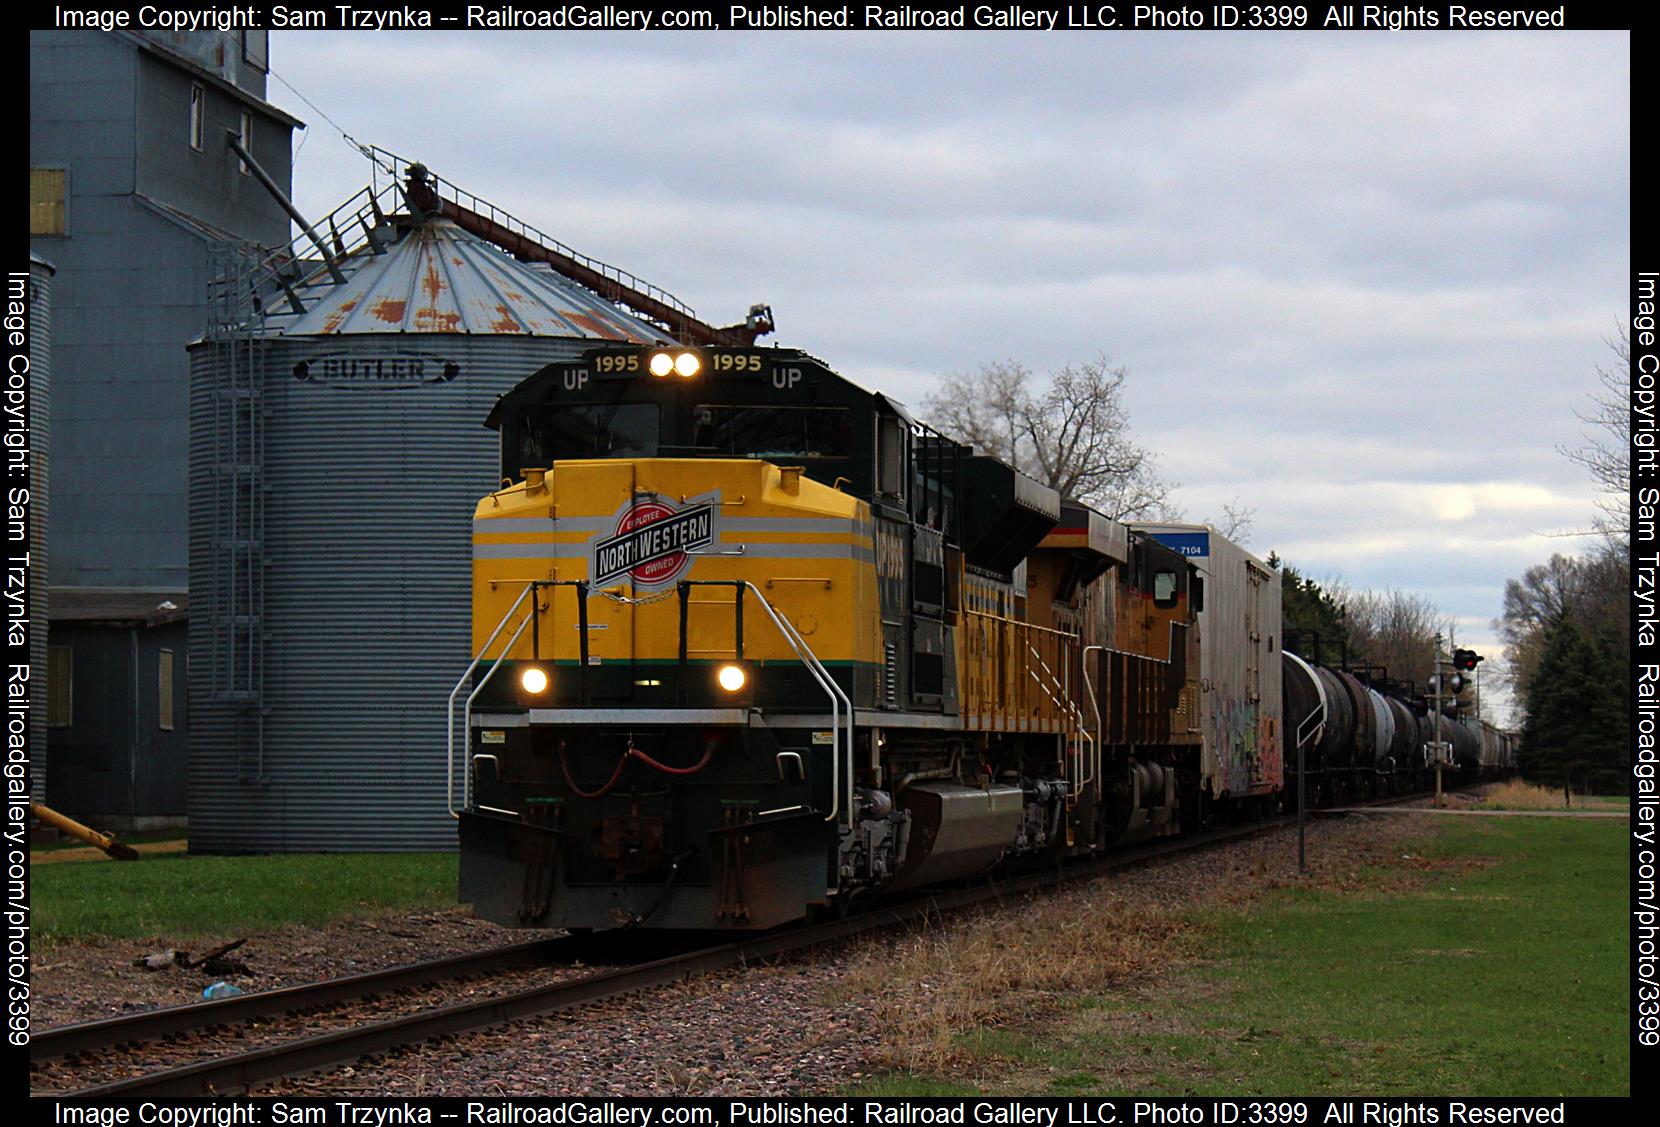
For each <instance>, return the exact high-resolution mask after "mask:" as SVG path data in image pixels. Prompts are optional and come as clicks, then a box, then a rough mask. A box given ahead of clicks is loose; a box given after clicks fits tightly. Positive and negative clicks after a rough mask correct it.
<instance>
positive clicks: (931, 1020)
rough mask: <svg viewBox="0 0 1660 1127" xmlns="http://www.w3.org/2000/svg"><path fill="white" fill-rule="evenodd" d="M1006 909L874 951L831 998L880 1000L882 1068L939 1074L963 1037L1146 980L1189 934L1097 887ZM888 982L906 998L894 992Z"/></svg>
mask: <svg viewBox="0 0 1660 1127" xmlns="http://www.w3.org/2000/svg"><path fill="white" fill-rule="evenodd" d="M1050 897H1051V898H1050V899H1040V898H1033V899H1030V900H1028V901H1026V902H1025V903H1024V904H1023V909H1024V910H1023V915H1022V918H1021V920H1020V922H1019V925H1018V926H1011V922H1010V911H1009V909H1008V908H1007V907H1005V908H1003V909H1001V910H996V911H991V912H987V913H984V914H982V915H979V916H977V917H975V918H973V919H971V920H961V921H959V920H956V919H954V920H953V921H952V924H951V926H950V928H949V929H939V928H934V927H929V928H927V929H925V930H918V931H913V932H912V933H911V934H910V935H908V936H905V937H904V938H902V939H899V940H889V941H886V942H875V943H872V944H871V945H870V946H868V947H867V948H866V949H865V950H864V951H863V952H861V953H860V954H859V955H858V956H857V957H855V959H854V960H853V962H852V965H851V966H850V968H849V970H848V973H847V974H846V975H845V976H844V977H843V978H842V980H841V982H840V983H839V990H838V993H845V994H846V995H847V996H850V997H861V998H865V999H870V998H874V999H878V1001H877V1003H876V1005H877V1009H878V1012H877V1015H876V1016H877V1019H878V1022H877V1023H878V1025H879V1026H880V1027H881V1028H883V1029H884V1030H885V1031H886V1033H885V1035H884V1037H883V1039H882V1042H883V1043H882V1045H881V1047H880V1049H879V1050H878V1054H877V1055H878V1057H879V1058H880V1063H881V1064H882V1065H883V1066H885V1067H888V1068H891V1069H896V1070H903V1071H913V1072H922V1071H926V1072H933V1073H942V1072H945V1071H947V1070H948V1069H950V1068H951V1066H952V1065H954V1064H957V1063H962V1062H964V1061H965V1060H966V1059H967V1058H968V1057H969V1056H970V1055H971V1054H970V1052H969V1051H968V1050H967V1049H965V1047H964V1046H963V1044H962V1038H963V1035H964V1033H966V1032H968V1031H971V1030H974V1029H981V1028H987V1027H997V1026H1005V1025H1011V1026H1018V1025H1020V1024H1022V1023H1024V1022H1027V1021H1030V1020H1031V1019H1032V1018H1034V1017H1036V1016H1038V1015H1041V1014H1043V1013H1046V1012H1050V1011H1052V1010H1054V1009H1056V1008H1057V1007H1059V1006H1060V1005H1062V1004H1064V1003H1065V1002H1066V1001H1067V1000H1068V999H1071V998H1074V997H1078V996H1081V995H1085V994H1088V993H1090V992H1093V991H1097V990H1100V989H1102V988H1104V987H1110V986H1113V985H1114V984H1118V983H1124V982H1128V981H1132V980H1134V979H1136V978H1137V977H1138V976H1141V975H1146V974H1151V973H1153V972H1155V971H1156V970H1157V968H1159V967H1160V966H1162V965H1165V964H1166V963H1167V962H1168V960H1169V958H1170V957H1171V955H1172V954H1173V953H1174V952H1175V951H1176V950H1177V949H1178V948H1179V947H1180V946H1181V945H1182V944H1183V942H1184V941H1185V940H1187V939H1188V938H1189V937H1190V936H1191V935H1192V932H1193V928H1192V925H1190V924H1189V923H1187V922H1185V921H1183V920H1180V919H1178V918H1176V917H1175V916H1173V915H1172V914H1171V913H1170V912H1168V911H1166V910H1164V909H1162V908H1161V907H1159V906H1157V905H1152V904H1145V903H1132V902H1130V901H1129V900H1127V899H1126V898H1124V897H1122V896H1119V895H1116V894H1114V893H1113V892H1112V891H1111V890H1110V888H1107V887H1096V888H1093V889H1088V890H1083V891H1080V892H1079V893H1075V894H1072V895H1065V896H1062V897H1061V898H1059V899H1054V898H1053V893H1051V894H1050ZM896 982H900V983H905V984H906V989H904V990H895V989H894V984H895V983H896Z"/></svg>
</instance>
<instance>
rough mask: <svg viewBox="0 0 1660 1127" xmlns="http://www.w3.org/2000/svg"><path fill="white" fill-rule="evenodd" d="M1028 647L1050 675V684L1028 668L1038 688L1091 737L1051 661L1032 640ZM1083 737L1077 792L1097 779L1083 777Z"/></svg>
mask: <svg viewBox="0 0 1660 1127" xmlns="http://www.w3.org/2000/svg"><path fill="white" fill-rule="evenodd" d="M1067 636H1068V635H1064V634H1063V635H1062V637H1067ZM1026 649H1027V651H1028V652H1029V653H1030V654H1031V655H1032V656H1033V657H1034V658H1036V659H1037V663H1038V666H1039V667H1040V668H1042V670H1043V672H1044V673H1045V674H1047V675H1048V677H1049V684H1048V685H1045V684H1044V683H1043V678H1041V677H1039V676H1038V675H1037V670H1035V669H1028V670H1027V671H1026V672H1028V673H1030V674H1031V675H1032V680H1034V681H1036V682H1037V683H1038V688H1040V689H1042V690H1043V691H1044V692H1045V693H1047V694H1048V695H1049V699H1050V700H1051V701H1052V702H1054V704H1055V705H1056V707H1058V708H1059V709H1061V711H1062V713H1063V714H1067V715H1068V717H1069V719H1071V720H1072V722H1073V723H1074V724H1075V725H1076V727H1075V728H1074V729H1073V730H1074V731H1075V732H1076V733H1077V734H1078V735H1079V736H1080V737H1083V738H1089V734H1088V732H1087V731H1086V730H1085V729H1084V710H1083V709H1081V708H1079V707H1078V703H1077V702H1076V701H1074V700H1073V699H1072V694H1071V693H1070V692H1068V691H1067V688H1066V686H1065V685H1063V684H1061V682H1060V679H1059V678H1057V677H1056V676H1055V671H1054V670H1052V669H1050V668H1049V663H1048V662H1047V661H1044V660H1043V655H1042V654H1041V653H1039V652H1038V649H1037V647H1036V646H1034V645H1032V643H1031V642H1027V643H1026ZM1057 664H1058V662H1057ZM1057 693H1059V694H1060V695H1059V696H1057V695H1056V694H1057ZM1083 738H1080V739H1079V740H1078V750H1077V753H1076V754H1075V755H1074V756H1073V757H1072V758H1074V759H1075V760H1076V761H1077V768H1076V770H1077V777H1075V778H1074V779H1073V780H1072V783H1073V791H1074V793H1075V794H1081V793H1083V788H1084V784H1085V783H1089V782H1093V781H1094V779H1095V776H1094V775H1091V776H1090V777H1089V778H1087V779H1086V778H1084V777H1083V774H1084V748H1083ZM1093 742H1094V741H1093V739H1092V738H1091V743H1093Z"/></svg>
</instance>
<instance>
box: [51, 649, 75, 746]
mask: <svg viewBox="0 0 1660 1127" xmlns="http://www.w3.org/2000/svg"><path fill="white" fill-rule="evenodd" d="M74 723H75V647H73V646H48V647H47V650H46V726H47V727H48V728H68V727H71V726H72V725H73V724H74Z"/></svg>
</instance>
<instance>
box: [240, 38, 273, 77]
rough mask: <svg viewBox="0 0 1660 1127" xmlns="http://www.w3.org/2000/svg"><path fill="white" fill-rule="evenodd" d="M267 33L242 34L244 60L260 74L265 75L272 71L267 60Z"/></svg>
mask: <svg viewBox="0 0 1660 1127" xmlns="http://www.w3.org/2000/svg"><path fill="white" fill-rule="evenodd" d="M267 34H268V33H267V32H263V31H244V32H243V33H242V59H243V61H244V62H246V63H247V64H248V65H249V66H251V67H253V68H254V69H255V70H257V71H259V73H261V74H264V73H265V72H266V71H267V70H269V69H270V66H269V65H268V64H267V62H266V59H267V58H268V56H267V54H266V51H267V49H268V48H267V39H266V36H267Z"/></svg>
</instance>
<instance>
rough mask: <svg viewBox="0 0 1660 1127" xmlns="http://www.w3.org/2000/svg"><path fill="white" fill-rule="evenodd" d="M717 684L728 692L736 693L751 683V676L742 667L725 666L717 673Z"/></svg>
mask: <svg viewBox="0 0 1660 1127" xmlns="http://www.w3.org/2000/svg"><path fill="white" fill-rule="evenodd" d="M715 683H716V684H717V685H719V686H720V687H721V688H723V689H725V690H726V691H727V692H729V693H735V692H738V691H739V690H741V689H742V688H743V687H744V686H745V685H746V684H748V683H749V674H748V673H747V672H746V671H745V670H744V667H743V666H741V665H723V666H721V667H720V668H719V669H717V670H716V671H715Z"/></svg>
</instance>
